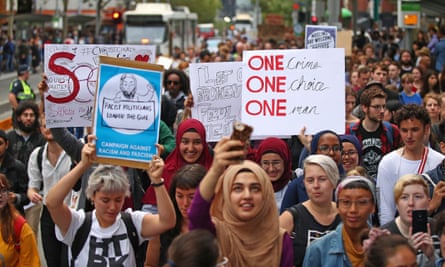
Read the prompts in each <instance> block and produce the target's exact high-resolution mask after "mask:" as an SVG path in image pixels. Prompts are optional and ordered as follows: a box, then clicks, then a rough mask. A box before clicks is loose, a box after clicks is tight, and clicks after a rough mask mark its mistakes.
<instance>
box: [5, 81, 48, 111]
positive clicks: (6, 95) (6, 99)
mask: <svg viewBox="0 0 445 267" xmlns="http://www.w3.org/2000/svg"><path fill="white" fill-rule="evenodd" d="M16 77H17V73H16V72H11V73H1V74H0V120H4V119H7V118H9V117H11V106H10V104H9V100H8V94H9V83H10V82H11V81H12V80H13V79H15V78H16ZM41 79H42V76H41V75H40V73H36V74H31V75H30V77H29V80H28V82H29V84H30V85H31V87H32V89H33V90H34V92H35V93H36V94H38V92H39V90H38V89H37V85H38V83H39V82H40V80H41Z"/></svg>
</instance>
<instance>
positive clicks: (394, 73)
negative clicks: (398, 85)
mask: <svg viewBox="0 0 445 267" xmlns="http://www.w3.org/2000/svg"><path fill="white" fill-rule="evenodd" d="M399 75H400V70H399V68H398V67H397V66H396V65H392V64H391V65H389V67H388V78H389V79H391V80H397V79H398V78H399Z"/></svg>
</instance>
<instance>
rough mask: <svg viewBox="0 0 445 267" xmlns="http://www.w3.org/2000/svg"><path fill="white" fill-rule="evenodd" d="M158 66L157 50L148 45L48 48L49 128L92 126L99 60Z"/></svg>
mask: <svg viewBox="0 0 445 267" xmlns="http://www.w3.org/2000/svg"><path fill="white" fill-rule="evenodd" d="M101 55H102V56H110V57H116V58H122V59H128V60H136V61H141V62H145V63H154V62H155V60H156V47H155V46H147V45H62V44H46V45H45V61H44V62H45V65H44V69H45V74H46V75H47V77H48V80H47V82H48V87H49V90H48V92H47V93H45V96H44V102H45V112H46V126H47V127H48V128H55V127H86V126H91V123H92V122H91V121H92V110H93V103H94V92H95V90H96V79H97V67H98V64H99V56H101Z"/></svg>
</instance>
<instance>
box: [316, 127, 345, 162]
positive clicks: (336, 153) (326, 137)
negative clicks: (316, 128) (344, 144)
mask: <svg viewBox="0 0 445 267" xmlns="http://www.w3.org/2000/svg"><path fill="white" fill-rule="evenodd" d="M316 153H317V154H323V155H326V156H329V157H331V158H332V159H333V160H334V161H335V163H337V164H340V163H341V144H340V140H339V139H338V137H337V136H336V135H335V134H332V133H325V134H323V135H322V136H321V137H320V139H319V140H318V147H317V151H316Z"/></svg>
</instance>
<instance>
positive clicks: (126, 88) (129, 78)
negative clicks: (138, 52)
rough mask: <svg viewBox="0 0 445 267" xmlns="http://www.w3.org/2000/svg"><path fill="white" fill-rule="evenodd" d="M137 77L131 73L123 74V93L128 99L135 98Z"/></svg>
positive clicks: (121, 85) (121, 83)
mask: <svg viewBox="0 0 445 267" xmlns="http://www.w3.org/2000/svg"><path fill="white" fill-rule="evenodd" d="M136 85H137V82H136V77H134V75H131V74H123V75H122V76H121V80H120V89H121V91H122V95H123V96H124V97H125V98H127V99H133V98H134V97H135V95H136Z"/></svg>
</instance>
